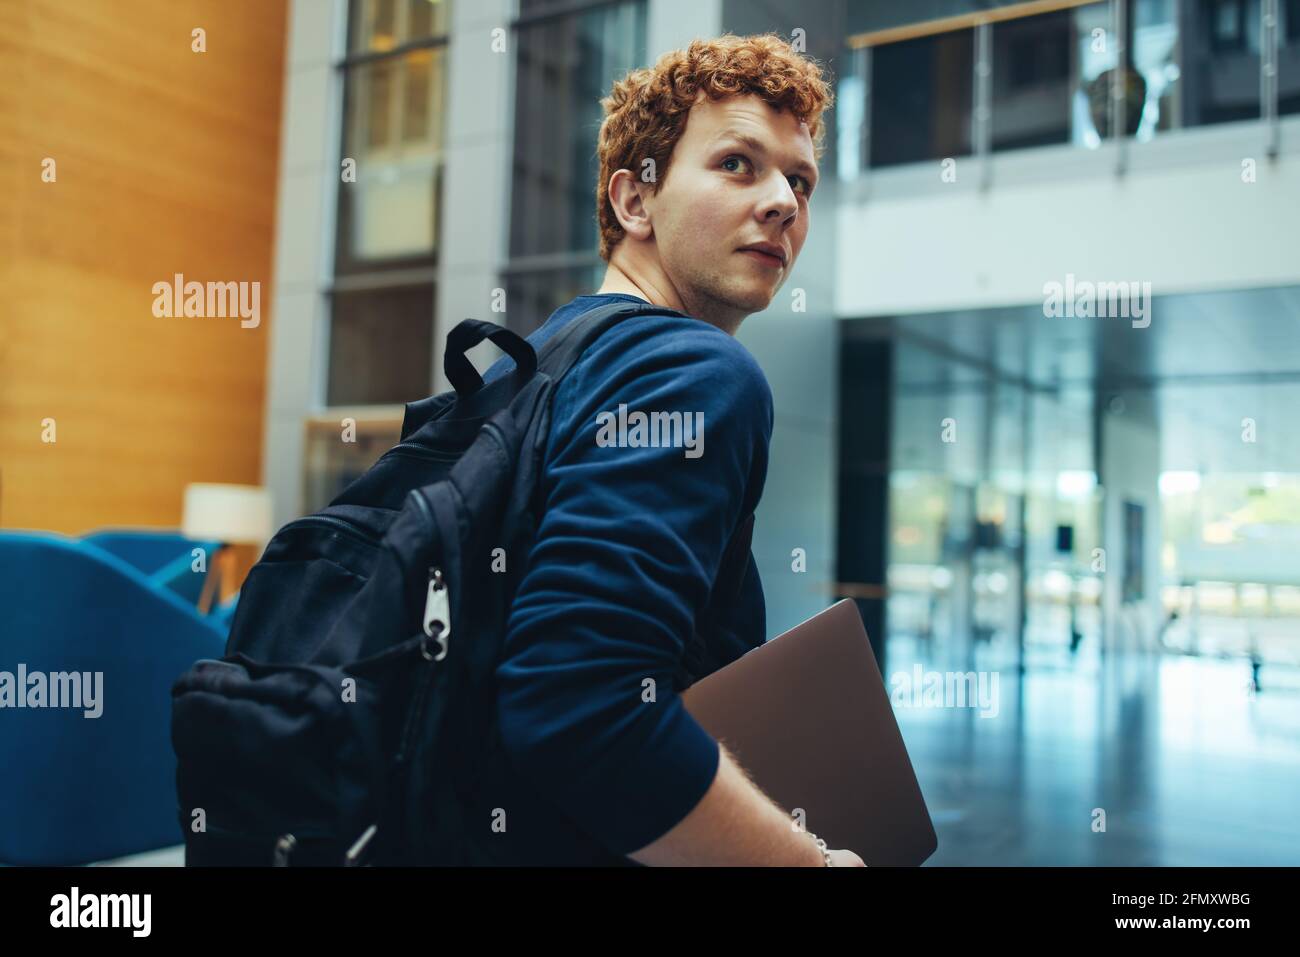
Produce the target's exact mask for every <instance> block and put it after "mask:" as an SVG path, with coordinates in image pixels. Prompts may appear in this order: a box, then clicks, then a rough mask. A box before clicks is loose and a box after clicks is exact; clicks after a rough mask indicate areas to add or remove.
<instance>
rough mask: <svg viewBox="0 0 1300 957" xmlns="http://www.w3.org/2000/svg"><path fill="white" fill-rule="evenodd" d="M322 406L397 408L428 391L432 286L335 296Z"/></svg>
mask: <svg viewBox="0 0 1300 957" xmlns="http://www.w3.org/2000/svg"><path fill="white" fill-rule="evenodd" d="M332 312H333V321H332V322H331V324H330V347H329V382H328V386H327V389H326V399H325V401H326V404H327V405H377V404H383V403H392V404H400V403H405V402H411V401H413V400H414V399H420V398H423V397H425V396H427V395H428V394H429V392H430V390H431V389H432V382H431V374H432V361H433V323H432V322H431V321H430V320H431V318H432V316H433V285H432V284H428V283H424V284H420V285H417V286H410V287H405V288H394V289H366V290H360V291H355V292H336V293H335V294H334V296H333V310H332Z"/></svg>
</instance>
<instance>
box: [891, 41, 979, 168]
mask: <svg viewBox="0 0 1300 957" xmlns="http://www.w3.org/2000/svg"><path fill="white" fill-rule="evenodd" d="M974 57H975V36H974V31H972V30H958V31H954V32H952V33H941V34H938V35H936V36H929V37H920V38H918V39H915V40H905V41H902V42H900V43H889V44H883V45H881V46H878V47H876V48H874V49H873V50H872V55H871V90H872V100H871V147H870V149H871V161H870V165H872V166H893V165H895V164H899V163H918V162H922V161H924V160H938V159H944V158H945V157H949V156H968V155H970V153H971V113H972V104H973V96H974V81H973V76H972V73H973V70H974Z"/></svg>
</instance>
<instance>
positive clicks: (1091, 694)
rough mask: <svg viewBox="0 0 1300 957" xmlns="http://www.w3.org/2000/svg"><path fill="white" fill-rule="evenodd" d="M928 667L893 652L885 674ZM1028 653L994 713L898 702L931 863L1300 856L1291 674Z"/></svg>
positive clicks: (1211, 861)
mask: <svg viewBox="0 0 1300 957" xmlns="http://www.w3.org/2000/svg"><path fill="white" fill-rule="evenodd" d="M915 663H916V660H915V658H914V657H913V656H909V655H908V653H907V647H906V646H902V647H900V648H897V649H895V648H891V649H890V654H889V658H888V660H887V662H886V684H887V685H889V683H890V681H891V680H892V678H893V677H894V676H896V675H897V674H898V673H899V672H901V671H908V670H911V669H912V668H913V667H914V665H915ZM922 664H923V666H924V667H926V668H930V667H931V666H930V665H928V664H926V663H924V662H922ZM1027 664H1028V668H1027V672H1026V673H1025V674H1024V675H1020V674H1019V673H1018V671H1017V670H1016V669H1015V668H1014V667H1012V668H1007V669H1004V670H1000V671H998V676H999V681H998V692H999V694H998V698H999V700H998V705H999V707H998V711H997V714H996V715H995V716H990V717H980V716H979V711H978V710H976V709H972V708H970V707H896V708H895V713H896V714H897V716H898V720H899V726H900V727H901V729H902V732H903V737H904V740H905V741H906V743H907V747H908V751H909V753H910V754H911V756H912V760H913V764H914V765H915V768H916V772H917V777H918V779H919V780H920V782H921V789H922V791H923V793H924V794H925V797H926V801H927V803H928V804H929V807H930V811H931V816H932V818H933V820H934V823H935V830H936V831H937V832H938V835H939V848H938V850H937V851H936V853H935V854H934V856H933V857H931V859H930V861H929V862H928V863H929V864H931V865H992V866H1000V865H1006V866H1017V865H1083V866H1095V865H1106V866H1143V865H1154V866H1189V865H1207V866H1226V865H1251V866H1259V865H1266V866H1274V865H1291V866H1295V865H1300V687H1297V683H1298V682H1297V679H1300V675H1297V674H1296V672H1295V671H1294V670H1292V669H1288V670H1285V671H1284V670H1282V669H1275V670H1274V671H1273V672H1272V673H1270V669H1269V668H1268V667H1265V668H1264V670H1263V672H1262V673H1261V681H1260V686H1261V687H1260V690H1259V691H1258V692H1255V691H1254V690H1253V689H1252V687H1251V685H1250V669H1249V665H1248V664H1247V663H1245V662H1243V661H1241V660H1216V659H1206V658H1193V657H1184V656H1170V655H1158V654H1152V655H1138V654H1130V655H1124V656H1115V655H1111V656H1108V657H1107V658H1105V659H1101V658H1099V657H1096V656H1094V657H1092V658H1087V657H1082V658H1080V659H1077V660H1076V659H1071V658H1070V657H1069V655H1068V653H1066V652H1064V651H1063V650H1062V653H1061V654H1059V655H1055V656H1054V655H1050V654H1049V655H1046V656H1043V655H1040V656H1038V657H1037V659H1036V660H1035V659H1034V658H1031V659H1029V660H1028V661H1027ZM933 667H935V668H936V670H937V669H938V668H939V667H941V666H933ZM975 667H979V662H977V663H976V666H975ZM994 670H996V669H994ZM1103 811H1104V830H1102V829H1101V827H1100V825H1101V823H1102V814H1101V813H1100V812H1103Z"/></svg>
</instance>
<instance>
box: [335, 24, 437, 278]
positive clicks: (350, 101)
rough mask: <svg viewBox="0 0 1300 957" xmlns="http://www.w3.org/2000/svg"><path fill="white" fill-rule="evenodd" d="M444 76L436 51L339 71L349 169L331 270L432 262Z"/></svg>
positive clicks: (341, 196) (411, 53)
mask: <svg viewBox="0 0 1300 957" xmlns="http://www.w3.org/2000/svg"><path fill="white" fill-rule="evenodd" d="M445 76H446V64H445V49H444V48H442V47H435V48H424V49H416V50H411V51H409V52H407V53H404V54H400V55H396V56H393V57H386V58H383V59H376V60H370V61H365V62H361V63H358V64H356V65H354V66H351V67H348V68H347V78H346V82H345V92H344V139H343V157H344V159H345V160H352V161H353V162H354V163H355V164H356V165H355V170H354V173H355V181H354V182H352V181H349V180H348V179H343V180H342V181H341V182H340V184H339V217H338V221H339V234H338V243H337V245H336V262H335V268H336V271H337V272H339V273H352V272H360V271H366V270H371V269H375V268H386V267H391V266H393V265H394V262H393V261H394V260H405V262H401V263H397V265H407V266H409V265H411V264H412V263H411V261H412V260H421V261H425V262H430V263H431V262H432V261H433V257H434V254H435V252H436V250H437V238H438V229H437V218H438V217H437V211H438V199H439V196H438V184H439V181H440V177H441V170H442V158H443V143H442V130H443V113H444V107H445V90H444V78H445Z"/></svg>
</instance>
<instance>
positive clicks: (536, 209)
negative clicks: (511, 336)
mask: <svg viewBox="0 0 1300 957" xmlns="http://www.w3.org/2000/svg"><path fill="white" fill-rule="evenodd" d="M524 6H525V10H524V11H523V12H527V11H528V10H529V9H530V8H534V7H536V6H538V4H537V3H532V4H525V5H524ZM645 16H646V11H645V4H644V2H641V0H636V2H629V3H617V4H612V5H611V4H606V5H602V6H598V7H594V8H592V9H588V10H580V11H578V12H574V13H568V14H565V15H562V16H554V17H546V18H543V19H539V20H524V21H521V22H520V23H518V24H516V27H515V31H516V44H515V49H516V51H517V56H518V62H517V66H516V79H515V140H514V156H513V168H512V176H511V189H512V192H511V218H510V255H511V257H517V256H536V255H546V254H554V253H563V252H574V251H592V252H594V251H595V250H596V249H597V230H596V200H595V197H596V177H597V175H598V174H599V171H600V170H599V166H598V164H597V159H596V136H597V134H598V133H599V131H600V122H601V119H602V117H603V113H602V111H601V107H600V100H601V99H602V98H603V97H605V96H606V95H607V94H608V93H609V90H610V87H611V86H612V85H613V82H614V80H615V79H617V78H620V77H622V76H623V75H624V74H625V73H626V72H627V71H628V70H630V69H632V68H634V67H637V66H639V65H640V64H641V61H642V60H643V58H644V56H645V30H646V28H645Z"/></svg>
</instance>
